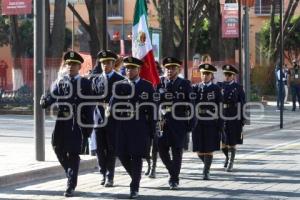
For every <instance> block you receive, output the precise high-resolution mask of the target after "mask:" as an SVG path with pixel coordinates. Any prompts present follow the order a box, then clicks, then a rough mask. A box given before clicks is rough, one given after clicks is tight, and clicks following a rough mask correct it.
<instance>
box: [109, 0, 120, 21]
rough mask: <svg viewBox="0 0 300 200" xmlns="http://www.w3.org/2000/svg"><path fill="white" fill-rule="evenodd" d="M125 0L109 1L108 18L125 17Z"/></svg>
mask: <svg viewBox="0 0 300 200" xmlns="http://www.w3.org/2000/svg"><path fill="white" fill-rule="evenodd" d="M122 3H123V0H107V15H108V17H122V16H123V5H122Z"/></svg>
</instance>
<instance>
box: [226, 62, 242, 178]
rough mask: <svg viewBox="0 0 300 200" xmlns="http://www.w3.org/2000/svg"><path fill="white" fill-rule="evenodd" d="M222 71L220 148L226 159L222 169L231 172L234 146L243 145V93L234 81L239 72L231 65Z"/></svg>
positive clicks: (234, 151)
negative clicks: (222, 126) (221, 130)
mask: <svg viewBox="0 0 300 200" xmlns="http://www.w3.org/2000/svg"><path fill="white" fill-rule="evenodd" d="M222 69H223V73H224V77H225V80H224V82H223V83H222V85H221V87H222V93H223V109H222V113H223V115H222V116H224V132H222V147H221V148H222V151H223V153H224V155H225V157H226V158H225V163H224V168H225V169H226V171H228V172H231V171H232V168H233V163H234V158H235V153H236V145H237V144H242V143H243V135H242V131H243V126H244V124H245V119H244V115H243V107H244V105H245V93H244V90H243V87H242V86H241V85H240V84H238V83H236V81H235V78H236V74H238V73H239V71H238V70H237V69H236V68H235V67H234V66H232V65H224V66H223V67H222ZM229 153H230V158H229V155H228V154H229ZM228 162H229V164H228Z"/></svg>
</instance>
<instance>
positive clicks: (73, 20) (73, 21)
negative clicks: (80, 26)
mask: <svg viewBox="0 0 300 200" xmlns="http://www.w3.org/2000/svg"><path fill="white" fill-rule="evenodd" d="M73 7H74V8H75V3H73ZM72 13H73V12H72ZM74 23H75V16H74V13H73V14H72V50H74V30H75V25H74Z"/></svg>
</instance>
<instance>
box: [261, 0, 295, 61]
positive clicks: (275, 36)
mask: <svg viewBox="0 0 300 200" xmlns="http://www.w3.org/2000/svg"><path fill="white" fill-rule="evenodd" d="M271 1H272V4H271V5H272V7H271V19H270V29H269V31H270V32H269V39H268V41H269V42H268V47H267V49H265V52H266V53H267V55H268V61H269V62H271V64H273V63H275V62H276V60H277V58H278V57H279V56H278V55H279V53H280V32H279V31H277V32H275V30H276V24H275V23H274V21H275V17H276V15H275V12H276V9H275V6H276V5H278V4H275V0H271ZM298 4H299V0H290V1H289V4H288V7H287V9H286V11H285V12H284V13H283V43H286V41H287V40H288V37H290V34H291V33H292V32H293V31H294V30H295V28H296V27H297V26H298V23H300V19H298V21H295V22H294V23H293V26H290V23H291V19H292V18H293V16H294V13H295V10H296V8H297V6H298Z"/></svg>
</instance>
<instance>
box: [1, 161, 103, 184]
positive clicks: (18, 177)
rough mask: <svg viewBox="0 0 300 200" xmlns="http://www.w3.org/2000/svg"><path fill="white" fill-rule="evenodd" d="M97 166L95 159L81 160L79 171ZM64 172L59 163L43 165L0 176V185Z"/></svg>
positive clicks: (19, 182) (58, 174)
mask: <svg viewBox="0 0 300 200" xmlns="http://www.w3.org/2000/svg"><path fill="white" fill-rule="evenodd" d="M95 166H97V159H96V158H93V159H89V160H81V161H80V166H79V172H82V171H86V170H90V169H94V168H95ZM64 174H65V172H64V170H63V168H62V167H61V166H60V165H55V166H51V167H45V168H41V169H36V170H31V171H26V172H20V173H15V174H9V175H5V176H1V177H0V187H7V186H11V185H16V184H21V183H26V182H30V181H34V180H37V179H44V178H49V177H54V176H63V175H64Z"/></svg>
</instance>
